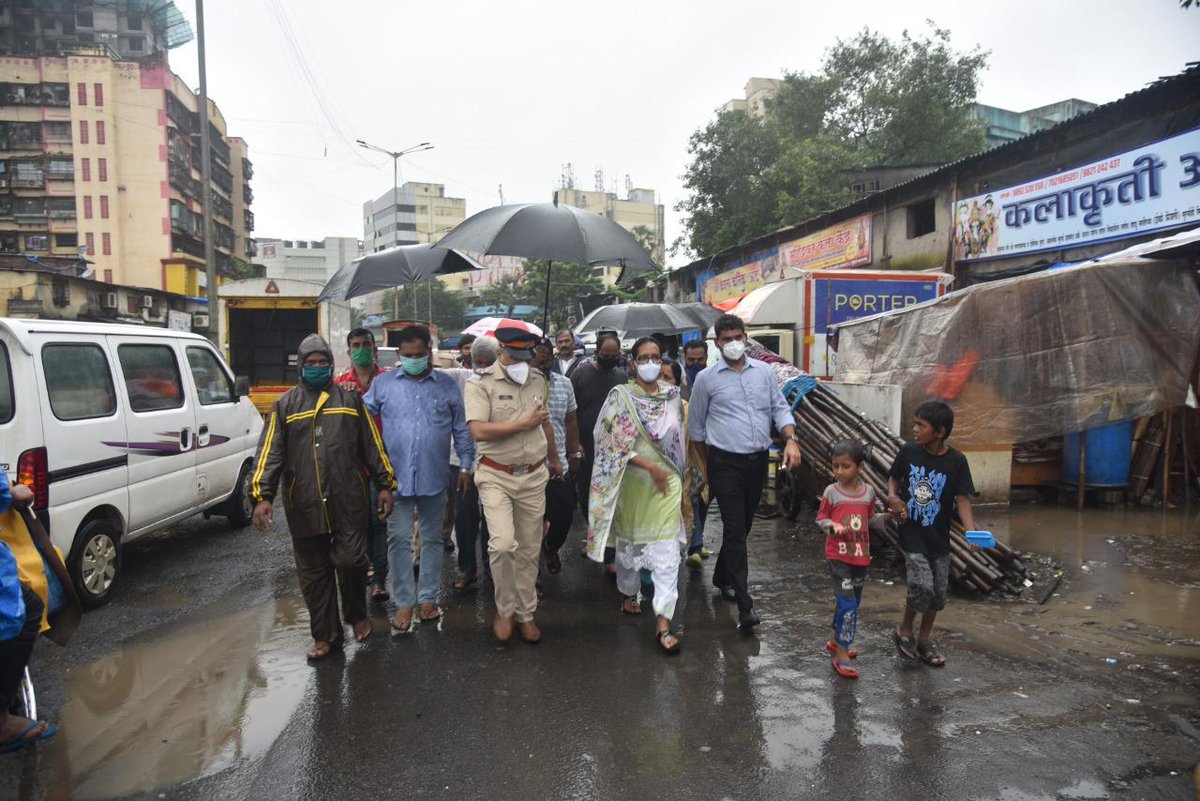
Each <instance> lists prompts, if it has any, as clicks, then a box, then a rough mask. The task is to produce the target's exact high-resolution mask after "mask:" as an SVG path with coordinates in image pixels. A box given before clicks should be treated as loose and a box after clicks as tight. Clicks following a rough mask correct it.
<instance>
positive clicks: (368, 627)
mask: <svg viewBox="0 0 1200 801" xmlns="http://www.w3.org/2000/svg"><path fill="white" fill-rule="evenodd" d="M360 625H365V626H366V630H365V631H363V633H362V634H359V633H358V627H359V626H360ZM352 628H353V629H354V639H356V640H358V641H359V642H360V643H363V642H366V641H367V640H369V639H371V635H372V634H373V633H374V632H373V630H372V629H371V621H370V620H367V619H365V618H364V619H363V620H360V621H359V622H358V623H355V624H354V626H353V627H352Z"/></svg>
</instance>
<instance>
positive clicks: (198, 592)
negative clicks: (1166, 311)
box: [0, 508, 1200, 801]
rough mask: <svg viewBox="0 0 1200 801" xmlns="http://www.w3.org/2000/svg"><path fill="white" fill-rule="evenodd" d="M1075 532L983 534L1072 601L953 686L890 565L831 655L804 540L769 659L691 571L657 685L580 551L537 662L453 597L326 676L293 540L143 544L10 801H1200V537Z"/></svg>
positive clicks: (762, 530)
mask: <svg viewBox="0 0 1200 801" xmlns="http://www.w3.org/2000/svg"><path fill="white" fill-rule="evenodd" d="M1063 515H1064V513H1063V511H1062V510H1057V509H1052V508H1051V509H1047V510H1042V509H1034V510H1033V511H1020V512H1014V513H1013V514H1012V515H1008V514H1007V513H999V512H996V513H990V514H989V513H986V512H982V513H980V514H979V515H978V517H980V518H981V519H982V520H983V521H984V522H985V523H989V524H990V525H992V526H993V527H994V529H995V530H996V531H997V532H998V533H1000V532H1006V533H1010V534H1011V536H1012V537H1013V539H1012V540H1010V541H1012V542H1014V544H1017V542H1018V540H1019V538H1020V537H1021V536H1022V535H1023V532H1026V531H1030V530H1038V525H1039V523H1038V521H1047V524H1046V525H1045V528H1046V531H1045V532H1043V533H1042V534H1041V535H1039V536H1042V537H1043V538H1042V539H1040V540H1039V543H1040V544H1041V545H1042V546H1043V550H1044V552H1048V553H1051V554H1052V555H1054V556H1055V558H1056V559H1058V560H1059V562H1061V563H1062V564H1063V566H1064V567H1066V568H1067V570H1068V579H1067V582H1066V583H1064V585H1063V587H1062V589H1061V591H1060V593H1059V594H1058V595H1056V596H1054V598H1052V599H1051V601H1050V602H1049V603H1048V604H1047V605H1046V606H1037V605H1036V604H1035V603H1030V602H1028V601H1024V600H1021V601H1017V602H1003V601H997V600H982V599H978V598H972V597H964V596H958V597H953V598H952V600H951V605H950V608H949V609H948V610H947V612H945V613H944V614H943V616H942V617H941V618H940V619H939V631H938V636H939V638H940V639H941V640H942V642H943V645H944V650H945V651H946V653H947V657H948V665H947V667H946V668H944V669H942V670H934V669H931V668H927V667H923V666H920V665H915V664H911V663H907V662H903V661H902V660H900V659H898V658H896V657H895V655H894V651H893V648H892V645H891V642H890V638H889V632H890V630H891V629H890V627H891V626H892V625H894V621H895V618H896V614H897V611H898V610H899V609H900V606H901V604H902V598H903V595H902V593H903V590H902V586H901V583H900V582H899V581H898V579H899V574H898V573H897V572H896V571H895V570H894V568H893V567H891V566H890V565H888V564H887V563H886V560H884V559H881V558H877V559H876V565H874V566H873V568H872V576H871V579H870V580H869V582H868V585H867V589H866V593H865V597H864V607H863V612H862V618H863V620H862V624H861V627H860V632H859V642H858V646H859V648H860V649H861V651H862V655H861V657H860V659H859V662H860V663H861V664H860V668H861V669H862V670H863V674H864V676H863V679H862V680H860V681H858V682H856V683H852V682H848V681H846V680H842V679H838V678H836V677H834V676H833V675H832V673H831V671H830V668H829V660H828V657H827V655H826V654H825V652H824V650H823V648H822V645H823V643H824V641H825V638H826V636H827V633H828V624H829V616H830V611H831V609H832V598H831V593H830V592H829V590H828V587H827V585H828V579H827V578H826V575H825V573H824V564H823V562H822V561H821V556H820V547H819V539H818V538H817V537H816V535H815V528H814V527H812V526H811V525H810V524H807V523H802V524H799V525H788V524H785V523H783V522H781V521H768V522H763V521H760V522H758V523H757V524H756V529H755V532H754V533H753V534H752V537H751V580H752V592H753V593H754V595H755V597H756V599H757V605H758V608H759V610H760V612H761V614H762V615H763V618H764V623H763V625H762V627H761V628H760V629H759V631H758V633H757V635H756V636H748V635H744V634H742V633H740V632H738V631H737V630H736V628H735V625H734V621H735V619H736V608H735V607H734V606H733V605H731V604H728V603H727V602H725V601H723V600H721V599H720V598H719V597H718V596H717V595H716V594H715V592H714V591H713V589H712V587H711V584H710V577H711V570H712V560H710V561H709V563H708V565H706V568H705V570H704V571H703V572H702V573H701V572H692V571H690V570H688V569H687V568H686V567H685V568H683V569H682V573H681V594H680V603H679V611H678V613H677V621H678V622H679V628H680V629H681V634H682V639H683V643H684V645H683V649H684V650H683V653H682V654H681V655H680V656H678V657H676V658H672V659H668V658H666V657H664V656H662V655H661V654H660V653H658V651H657V649H656V646H655V643H654V642H653V617H652V614H651V613H650V612H649V605H648V604H647V608H646V609H647V611H646V612H645V613H644V614H643V615H642V616H641V617H640V618H630V617H625V616H622V615H620V614H618V612H617V607H618V595H617V592H616V589H615V587H614V586H613V585H612V583H611V582H609V581H608V580H607V579H605V578H604V576H603V575H602V574H601V572H600V570H599V568H598V567H597V566H596V565H594V564H592V563H591V562H588V561H586V560H583V559H580V558H579V557H577V556H575V550H574V549H575V545H576V543H577V541H578V539H577V538H576V537H572V539H571V540H569V541H568V545H567V546H566V547H565V548H564V565H565V567H564V570H563V572H562V574H561V575H559V576H557V577H550V578H548V579H547V581H546V595H545V598H544V600H543V605H542V609H541V611H540V612H539V615H538V622H539V624H540V625H541V626H542V629H543V635H544V639H543V642H542V643H541V644H540V645H538V646H528V645H526V644H524V643H521V642H519V641H514V643H513V644H512V645H509V646H507V647H497V646H496V645H495V643H494V642H493V641H492V639H491V638H490V627H489V625H488V623H489V620H490V611H491V605H490V603H489V600H490V599H489V598H488V595H489V592H488V591H487V590H484V591H476V592H472V593H465V594H461V595H455V594H453V593H448V594H447V596H446V600H445V609H446V615H445V617H444V619H443V621H442V623H441V624H440V625H434V624H425V625H419V626H418V629H417V631H416V632H415V633H414V634H412V635H410V636H407V637H404V638H401V639H399V640H392V639H389V637H388V636H387V629H386V618H385V616H384V614H385V613H384V612H383V611H382V610H378V609H377V610H375V612H376V614H377V617H376V619H375V636H374V637H373V638H372V640H370V641H369V642H368V643H367V644H365V645H363V646H357V645H350V646H348V647H347V650H346V653H345V654H344V656H335V657H334V658H332V659H330V660H329V661H327V662H325V663H323V664H321V665H319V666H316V667H311V666H309V665H307V664H305V662H304V658H303V654H304V651H305V649H306V647H307V645H308V642H309V640H308V627H307V618H306V616H305V613H304V611H303V605H302V603H301V602H300V599H299V593H298V590H297V588H296V584H295V579H294V577H293V575H292V571H291V556H290V549H289V544H288V539H287V537H286V535H285V534H284V531H283V529H282V527H281V526H280V527H279V530H277V531H276V532H273V533H272V534H271V535H268V536H263V535H260V534H258V533H256V532H253V531H252V530H250V529H245V530H241V531H231V530H229V529H228V528H227V527H226V526H225V524H224V521H223V520H220V519H217V518H214V519H213V520H211V521H203V520H201V519H196V520H193V521H189V522H188V523H186V524H184V525H181V526H178V527H177V528H176V530H175V531H173V532H170V533H169V534H163V535H156V536H153V537H150V538H148V539H145V540H141V541H138V542H136V543H132V544H131V545H130V547H129V548H128V550H127V555H126V563H125V570H126V573H125V576H124V578H125V583H124V586H123V588H122V590H121V592H120V594H119V596H118V597H117V598H116V599H115V600H114V602H113V603H112V604H110V605H109V606H107V607H106V608H104V609H102V610H99V611H97V612H93V613H90V614H89V615H87V616H86V618H85V625H84V627H83V629H82V630H81V631H80V632H79V634H78V635H77V637H76V639H75V640H74V641H73V642H72V644H71V646H70V648H68V649H65V650H64V649H59V648H56V647H55V646H53V645H51V644H50V643H48V642H44V641H43V642H40V643H39V645H38V648H37V650H36V652H35V655H34V671H35V675H36V677H37V679H38V683H39V689H40V691H41V694H42V697H41V702H42V712H43V714H44V715H46V716H49V717H51V718H54V719H57V720H59V721H60V722H62V723H63V731H62V733H61V734H60V735H59V737H58V738H56V740H55V741H54V742H53V743H52V744H49V745H47V746H44V747H40V749H39V750H37V751H36V752H35V751H30V752H28V753H23V754H20V755H16V756H0V801H3V799H8V798H22V799H24V798H28V799H43V798H45V799H50V798H55V799H56V798H122V797H139V798H143V797H144V798H182V799H210V798H221V799H226V798H228V799H274V798H281V799H282V798H287V799H330V798H383V797H406V798H418V799H428V798H448V799H482V798H494V799H543V798H544V799H560V798H562V799H576V798H578V799H619V798H634V797H639V798H649V799H675V798H678V799H693V798H712V799H726V798H728V799H793V798H825V797H838V798H866V797H881V796H886V797H888V798H896V799H910V798H912V799H918V798H946V799H960V798H979V799H1005V801H1023V800H1024V799H1042V798H1049V799H1055V798H1063V799H1082V798H1114V799H1116V798H1120V799H1125V798H1128V799H1135V798H1137V799H1140V798H1163V799H1168V798H1169V799H1184V798H1192V797H1193V793H1194V790H1193V789H1192V788H1193V775H1192V771H1193V768H1194V766H1195V764H1196V762H1197V761H1198V760H1200V699H1198V695H1200V693H1198V692H1197V690H1198V688H1200V660H1198V659H1197V657H1198V656H1200V635H1198V634H1197V626H1200V623H1197V620H1198V619H1200V614H1198V613H1200V583H1198V582H1197V581H1196V579H1195V576H1196V575H1197V570H1196V568H1197V566H1200V545H1198V544H1197V541H1198V540H1200V536H1198V535H1200V523H1198V522H1197V516H1196V514H1195V513H1192V514H1190V515H1175V516H1174V517H1171V518H1169V519H1167V518H1164V517H1163V516H1162V515H1158V514H1156V513H1150V514H1119V515H1118V516H1117V517H1112V516H1111V515H1109V516H1107V517H1106V516H1104V515H1105V513H1101V512H1095V513H1089V515H1090V517H1087V518H1085V519H1084V520H1083V521H1080V520H1079V519H1078V518H1075V517H1074V516H1073V513H1071V515H1070V516H1069V517H1063ZM808 516H809V515H808V514H807V513H806V514H805V518H807V517H808ZM1164 519H1166V520H1167V522H1163V521H1164ZM1067 521H1074V522H1067ZM1008 526H1011V527H1012V531H1011V532H1008V529H1007V528H1006V527H1008ZM1072 527H1073V528H1072ZM1122 531H1127V532H1129V533H1130V535H1131V536H1130V537H1129V538H1128V540H1123V539H1121V538H1120V536H1119V535H1113V536H1111V537H1109V538H1107V539H1106V538H1105V537H1106V535H1108V534H1111V533H1112V532H1122ZM709 533H710V540H712V543H711V544H713V545H716V544H717V543H719V525H718V523H717V521H715V520H712V521H710V524H709ZM1135 535H1136V536H1135ZM1029 536H1032V535H1029ZM1020 547H1030V545H1029V544H1028V543H1023V544H1021V545H1020ZM1093 557H1103V558H1093ZM450 561H451V560H448V566H447V571H449V562H450ZM1085 567H1086V568H1087V569H1086V570H1085V569H1084V568H1085ZM446 575H447V578H449V575H450V573H449V572H447V574H446ZM888 582H894V583H890V584H889V583H888ZM447 583H448V582H447ZM489 589H490V587H489ZM1107 655H1112V656H1113V657H1114V658H1116V659H1117V664H1116V665H1108V664H1105V662H1104V661H1103V658H1104V656H1107Z"/></svg>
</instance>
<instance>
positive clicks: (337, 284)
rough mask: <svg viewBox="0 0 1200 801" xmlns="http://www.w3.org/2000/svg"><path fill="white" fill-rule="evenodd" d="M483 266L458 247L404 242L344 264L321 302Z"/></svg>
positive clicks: (318, 299)
mask: <svg viewBox="0 0 1200 801" xmlns="http://www.w3.org/2000/svg"><path fill="white" fill-rule="evenodd" d="M482 269H483V265H482V264H480V263H479V262H477V261H475V260H474V259H472V258H471V257H470V256H468V255H467V254H465V253H460V252H459V251H457V250H451V249H448V248H443V247H438V246H436V245H400V246H399V247H394V248H388V249H387V250H380V251H378V252H376V253H368V254H367V255H366V256H360V257H359V258H357V259H355V260H354V261H351V262H347V263H345V264H343V265H342V266H341V267H339V268H338V271H337V272H336V273H334V274H333V277H332V278H330V279H329V280H328V281H327V282H326V283H325V288H324V289H322V290H321V296H320V297H319V298H317V303H321V302H323V301H326V300H348V299H350V298H357V297H358V296H359V295H367V294H370V293H371V292H378V291H379V290H381V289H391V288H392V287H394V286H399V285H400V284H415V283H417V282H418V281H424V280H425V279H426V278H430V277H432V276H434V275H447V274H449V273H461V272H463V271H464V270H482Z"/></svg>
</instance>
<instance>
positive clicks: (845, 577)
mask: <svg viewBox="0 0 1200 801" xmlns="http://www.w3.org/2000/svg"><path fill="white" fill-rule="evenodd" d="M868 447H869V446H868ZM869 453H870V452H869V450H868V449H867V447H864V446H863V445H862V443H860V442H857V441H855V440H851V439H844V440H838V441H836V442H834V443H833V444H832V445H831V446H830V448H829V460H830V471H831V472H832V473H833V477H834V478H835V479H836V480H835V481H834V483H832V484H830V485H829V486H828V487H826V488H825V492H824V493H823V494H822V495H821V507H820V509H818V510H817V525H818V526H820V527H821V529H822V530H823V531H824V532H825V560H826V562H827V563H828V565H829V574H830V576H831V577H832V578H833V593H834V597H835V598H836V602H837V605H836V607H835V608H834V613H833V639H831V640H830V641H829V642H827V643H825V649H826V650H827V651H829V652H830V653H832V654H833V662H832V664H833V670H834V672H835V673H837V674H838V675H839V676H842V677H844V678H847V679H857V678H858V675H859V674H858V670H857V668H855V667H854V666H853V665H852V664H851V662H850V660H852V659H854V658H855V657H857V656H858V652H857V651H855V650H854V649H852V648H851V647H850V646H851V645H852V644H853V642H854V634H855V630H856V629H857V627H858V605H859V603H860V601H861V600H862V591H863V582H864V581H865V580H866V576H867V567H868V566H869V565H870V564H871V536H870V529H871V528H875V529H876V530H880V529H882V528H883V523H884V520H886V519H887V517H888V516H887V515H885V514H882V513H880V512H879V511H878V510H877V509H876V502H877V501H876V495H875V490H874V489H873V488H872V487H871V486H870V485H869V484H867V483H866V482H865V481H863V480H862V476H861V474H862V470H863V465H864V462H865V461H866V459H867V456H868V454H869Z"/></svg>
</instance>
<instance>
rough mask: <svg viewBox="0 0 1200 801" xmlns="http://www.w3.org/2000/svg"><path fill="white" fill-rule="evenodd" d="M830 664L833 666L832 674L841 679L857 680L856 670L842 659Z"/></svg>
mask: <svg viewBox="0 0 1200 801" xmlns="http://www.w3.org/2000/svg"><path fill="white" fill-rule="evenodd" d="M830 664H832V665H833V672H834V673H836V674H838V675H839V676H841V677H842V678H843V679H857V678H858V669H857V668H855V667H854V666H853V665H851V664H850V663H849V662H847V661H845V660H843V659H834V660H833V661H832V662H831V663H830Z"/></svg>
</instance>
